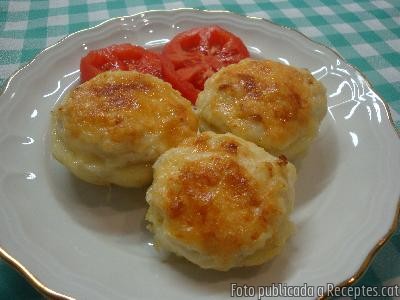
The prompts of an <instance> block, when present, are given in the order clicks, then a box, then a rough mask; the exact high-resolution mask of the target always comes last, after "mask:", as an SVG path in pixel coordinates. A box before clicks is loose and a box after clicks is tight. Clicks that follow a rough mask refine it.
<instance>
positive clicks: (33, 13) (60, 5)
mask: <svg viewBox="0 0 400 300" xmlns="http://www.w3.org/2000/svg"><path fill="white" fill-rule="evenodd" d="M180 7H194V8H198V9H206V10H229V11H232V12H235V13H238V14H243V15H250V16H258V17H263V18H266V19H269V20H271V21H273V22H275V23H278V24H281V25H285V26H288V27H292V28H296V29H298V30H299V31H301V32H303V33H304V34H306V35H307V36H309V37H310V38H311V39H313V40H315V41H317V42H321V43H323V44H325V45H327V46H329V47H331V48H334V49H336V50H337V52H339V53H340V54H341V55H342V56H343V57H344V58H345V59H346V60H347V61H348V62H349V63H350V64H352V65H354V66H356V67H357V68H358V69H359V70H360V71H361V72H363V73H364V74H365V75H366V77H367V78H368V79H369V81H370V82H371V83H372V85H373V87H374V90H375V91H376V92H377V93H378V94H380V95H381V96H382V98H383V99H384V100H385V101H387V103H389V105H390V106H391V108H392V114H393V117H394V120H395V122H396V124H397V126H398V127H400V118H399V115H400V96H399V95H400V54H399V53H400V1H399V0H392V1H389V0H386V1H383V0H377V1H347V0H326V1H322V0H307V1H295V0H291V1H284V0H272V1H255V0H236V1H225V0H184V1H162V0H140V1H129V0H125V1H114V0H112V1H106V0H90V1H82V0H76V1H75V0H74V1H72V0H70V1H68V0H53V1H49V2H48V1H9V2H7V1H4V0H0V84H1V83H2V82H4V80H5V79H6V78H7V77H8V76H10V75H11V74H12V73H13V72H14V71H15V70H17V69H18V68H19V67H20V66H22V65H24V64H26V63H27V62H29V61H30V60H31V59H32V58H33V57H34V56H35V55H36V54H37V53H39V52H40V51H41V50H42V49H43V48H45V47H47V46H49V45H51V44H53V43H55V42H56V41H58V40H59V39H61V38H62V37H64V36H66V35H67V34H69V33H72V32H75V31H77V30H80V29H84V28H87V27H90V26H93V25H96V24H98V23H99V22H101V21H104V20H106V19H108V18H110V17H116V16H123V15H130V14H135V13H138V12H141V11H145V10H150V9H172V8H180ZM399 253H400V231H399V230H398V231H397V232H396V233H395V235H394V236H393V237H392V238H391V239H390V241H389V242H388V243H387V244H386V245H385V246H384V247H383V248H382V249H381V250H380V251H379V253H378V255H377V256H376V257H375V259H374V261H373V262H372V264H371V266H370V267H369V269H368V271H367V272H366V273H365V274H364V276H363V277H362V278H361V279H360V280H359V281H358V282H357V283H356V285H369V286H382V285H394V284H400V255H399ZM0 299H41V296H40V295H39V294H38V293H37V292H36V291H35V290H33V289H32V288H31V287H30V286H29V285H28V284H27V283H26V282H25V281H24V279H22V278H21V277H20V276H19V275H18V274H17V273H16V272H15V271H13V270H12V269H11V268H10V267H8V266H7V265H5V264H4V263H2V262H0ZM388 299H390V298H388Z"/></svg>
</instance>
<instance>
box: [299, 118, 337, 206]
mask: <svg viewBox="0 0 400 300" xmlns="http://www.w3.org/2000/svg"><path fill="white" fill-rule="evenodd" d="M329 121H330V120H329ZM329 121H327V120H326V121H325V122H324V123H323V126H322V128H321V132H320V134H319V136H318V137H317V139H316V140H315V141H314V142H313V143H312V144H311V146H310V148H309V149H308V152H307V153H306V154H305V156H304V157H303V158H301V159H298V160H296V161H294V165H295V166H296V169H297V181H296V199H295V207H300V206H301V205H302V204H305V203H306V202H307V201H310V200H312V199H313V198H314V197H316V196H317V195H319V194H320V193H321V192H322V191H323V190H324V189H325V188H326V187H327V186H328V185H329V183H330V182H331V181H332V180H333V177H334V174H335V170H336V167H337V164H338V161H339V154H340V153H339V147H338V144H337V136H336V134H335V131H334V126H332V124H329Z"/></svg>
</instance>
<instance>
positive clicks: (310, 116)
mask: <svg viewBox="0 0 400 300" xmlns="http://www.w3.org/2000/svg"><path fill="white" fill-rule="evenodd" d="M196 107H197V109H198V115H199V117H200V121H201V127H203V129H213V130H215V131H217V132H221V133H223V132H232V133H233V134H235V135H238V136H240V137H242V138H244V139H247V140H249V141H252V142H254V143H256V144H257V145H259V146H261V147H263V148H264V149H266V150H267V151H268V152H271V153H272V154H274V155H280V154H284V155H285V156H287V157H288V158H290V159H293V158H294V157H295V156H296V155H298V154H299V153H301V152H303V151H304V150H305V149H306V148H307V147H308V144H309V143H310V142H311V140H312V139H313V138H314V136H315V135H316V134H317V131H318V126H319V123H320V122H321V120H322V119H323V117H324V116H325V114H326V92H325V88H324V87H323V85H322V84H320V83H319V82H318V81H317V80H316V79H315V78H314V77H313V76H312V75H311V74H310V73H309V72H308V71H307V70H304V69H298V68H295V67H291V66H287V65H284V64H281V63H279V62H275V61H271V60H252V59H245V60H243V61H241V62H239V63H238V64H234V65H230V66H228V67H226V68H223V69H221V70H220V71H219V72H217V73H216V74H214V75H213V76H212V77H211V78H209V79H208V80H207V82H206V84H205V88H204V91H203V92H201V93H200V94H199V97H198V100H197V102H196Z"/></svg>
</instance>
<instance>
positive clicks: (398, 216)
mask: <svg viewBox="0 0 400 300" xmlns="http://www.w3.org/2000/svg"><path fill="white" fill-rule="evenodd" d="M171 11H188V12H195V13H196V12H205V13H219V14H227V15H231V16H232V17H239V18H245V19H250V20H257V21H262V22H267V23H268V24H269V25H272V26H275V27H279V28H280V29H282V30H284V31H289V32H293V33H295V34H297V35H300V36H302V37H303V38H305V39H306V40H308V41H310V42H312V43H314V44H317V45H319V46H321V47H323V48H324V49H326V50H328V51H330V52H332V53H333V54H334V55H335V56H336V57H337V58H339V59H340V60H341V61H343V62H344V63H345V64H346V65H347V66H349V67H351V68H353V69H354V70H355V71H356V72H357V73H358V74H359V75H360V76H361V77H362V79H363V80H364V81H365V83H366V84H367V87H368V88H369V89H371V90H372V91H374V93H375V94H377V95H378V96H379V99H380V100H381V103H382V104H383V106H384V108H385V112H386V116H387V117H388V120H389V123H390V125H391V127H392V129H393V130H394V131H395V133H396V134H397V137H398V138H399V139H400V130H399V129H397V127H396V126H395V124H394V121H393V117H392V114H391V111H390V108H389V105H388V104H387V103H386V101H384V100H383V98H382V97H381V96H380V95H379V94H378V93H377V92H376V91H375V90H374V89H373V88H372V84H371V82H370V81H369V80H368V78H367V77H366V76H365V75H364V73H363V72H361V71H360V70H359V69H358V68H357V67H355V66H354V65H351V64H349V63H348V62H347V61H346V60H345V59H344V58H343V57H342V56H341V55H340V54H339V53H338V52H337V51H336V50H335V49H333V48H330V47H328V46H326V45H324V44H322V43H320V42H317V41H314V40H312V39H311V38H309V37H308V36H307V35H305V34H304V33H302V32H300V31H299V30H297V29H296V28H292V27H288V26H284V25H279V24H276V23H274V22H272V21H270V20H268V19H265V18H261V17H256V16H248V15H242V14H238V13H235V12H231V11H228V10H207V9H197V8H174V9H154V10H145V11H141V12H138V13H135V14H131V15H125V16H118V17H113V18H109V19H107V20H105V21H103V22H101V23H99V24H97V25H94V26H91V27H88V28H84V29H81V30H78V31H76V32H73V33H70V34H68V35H66V36H65V37H63V38H61V39H60V40H58V41H57V42H56V43H54V44H52V45H50V46H48V47H46V48H44V49H43V50H41V51H40V52H39V53H38V54H36V55H35V57H34V58H33V59H32V60H30V61H29V62H28V63H26V64H25V65H23V66H21V67H20V68H18V69H17V70H16V71H14V72H13V73H12V74H11V75H10V76H9V77H8V78H7V79H6V80H5V81H4V83H3V84H2V85H1V86H0V96H3V95H4V94H5V92H6V91H7V90H8V88H9V87H10V86H11V83H12V82H13V80H14V78H15V77H16V76H17V75H18V74H19V73H20V72H21V71H22V70H24V69H25V68H27V67H29V66H30V65H31V64H32V63H33V62H35V61H36V60H37V59H38V58H39V57H40V56H41V55H43V53H45V52H47V51H49V50H50V49H51V48H53V47H55V46H57V45H59V44H61V43H63V42H64V41H65V40H67V39H69V38H71V37H72V36H74V35H77V34H80V33H82V32H85V31H89V30H92V29H94V28H98V27H102V26H104V25H105V24H107V23H110V22H113V21H115V20H121V19H124V18H130V17H135V16H138V15H141V14H147V13H153V12H156V13H157V12H159V13H162V12H171ZM399 220H400V195H399V199H398V201H397V208H396V212H395V215H394V218H393V220H392V224H391V226H390V228H389V229H388V231H387V232H386V234H385V235H384V236H383V237H382V238H381V239H380V240H379V241H378V242H377V243H376V244H375V245H374V246H373V247H372V248H371V249H370V250H369V252H368V254H367V256H366V257H365V258H364V260H363V261H362V263H361V265H360V267H359V268H358V270H357V271H356V272H355V273H354V274H353V275H352V276H351V277H349V278H347V279H345V280H343V281H342V282H340V283H338V284H337V285H335V288H336V287H340V288H342V287H346V286H349V285H351V284H353V283H354V282H355V281H357V280H358V279H360V277H361V276H362V275H363V274H364V273H365V271H366V270H367V268H368V267H369V265H370V263H371V261H372V260H373V258H374V257H375V256H376V254H377V253H378V251H379V250H380V249H381V248H382V247H383V245H385V244H386V242H387V241H388V240H389V239H390V238H391V237H392V235H393V234H394V233H395V231H396V229H397V227H398V225H399ZM0 259H2V260H3V261H4V262H6V263H7V264H8V265H10V266H11V267H12V268H13V269H15V270H16V271H18V272H19V273H20V274H21V275H22V276H23V277H24V278H25V279H26V280H27V281H28V283H29V284H30V285H31V286H33V287H34V288H35V289H36V290H37V291H38V292H39V293H41V294H42V295H44V296H45V297H49V298H52V299H63V300H73V299H75V298H73V297H71V296H67V295H65V294H61V293H58V292H56V291H54V290H52V289H51V288H49V287H47V286H46V285H45V284H44V283H42V282H41V281H40V280H39V279H38V278H36V277H35V276H34V275H33V274H32V273H31V272H30V271H29V270H28V269H27V268H26V267H25V266H24V265H23V264H22V263H20V262H19V261H18V260H17V259H15V258H14V257H13V256H12V255H11V254H9V253H8V252H7V251H5V250H4V249H3V248H2V246H1V245H0ZM327 298H328V293H327V292H325V294H324V295H323V296H321V297H319V298H318V299H327Z"/></svg>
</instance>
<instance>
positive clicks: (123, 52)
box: [80, 44, 162, 82]
mask: <svg viewBox="0 0 400 300" xmlns="http://www.w3.org/2000/svg"><path fill="white" fill-rule="evenodd" d="M110 70H125V71H131V70H135V71H138V72H141V73H148V74H151V75H154V76H157V77H159V78H161V77H162V73H161V61H160V55H159V54H157V53H155V52H152V51H149V50H146V49H144V48H142V47H140V46H135V45H131V44H119V45H111V46H109V47H106V48H102V49H98V50H93V51H90V52H89V53H88V54H87V55H86V56H84V57H82V59H81V63H80V71H81V82H85V81H87V80H89V79H91V78H93V77H95V76H96V75H97V74H99V73H102V72H105V71H110Z"/></svg>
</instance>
